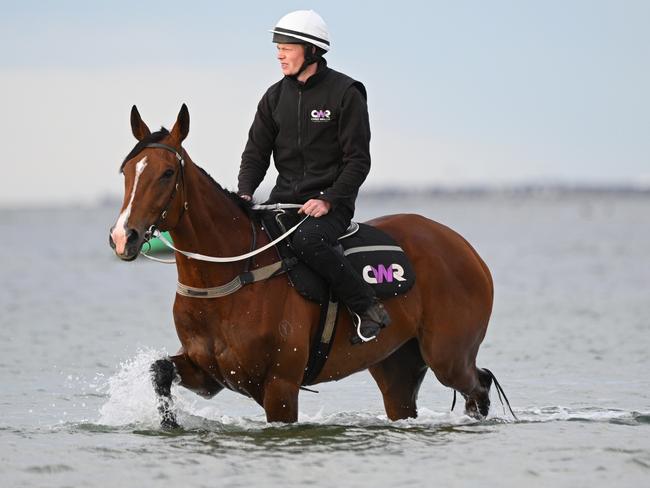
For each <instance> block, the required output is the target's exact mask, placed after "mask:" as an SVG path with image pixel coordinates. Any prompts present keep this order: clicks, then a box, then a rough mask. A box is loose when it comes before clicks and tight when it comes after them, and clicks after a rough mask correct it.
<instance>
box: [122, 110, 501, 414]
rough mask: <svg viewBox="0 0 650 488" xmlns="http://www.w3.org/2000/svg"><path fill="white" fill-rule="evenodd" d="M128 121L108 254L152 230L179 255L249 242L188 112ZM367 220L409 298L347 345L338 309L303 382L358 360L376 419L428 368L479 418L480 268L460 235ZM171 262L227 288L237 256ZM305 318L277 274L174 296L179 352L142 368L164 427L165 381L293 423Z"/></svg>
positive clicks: (485, 275) (486, 278)
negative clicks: (229, 394) (166, 124)
mask: <svg viewBox="0 0 650 488" xmlns="http://www.w3.org/2000/svg"><path fill="white" fill-rule="evenodd" d="M131 126H132V131H133V134H134V136H135V137H136V138H137V139H138V141H139V142H138V144H137V145H136V147H135V148H134V149H133V151H131V153H130V154H129V156H127V158H126V159H125V161H124V164H123V172H124V175H125V196H124V203H123V205H122V209H121V212H120V217H119V218H118V220H117V223H116V225H115V226H114V227H113V228H112V229H111V243H112V245H113V246H114V248H115V252H116V253H117V255H118V256H119V257H120V258H122V259H124V260H133V259H135V258H136V257H137V256H138V253H139V251H140V248H141V247H142V245H143V242H144V241H145V238H146V236H147V232H148V230H149V229H150V227H151V226H152V225H155V226H156V227H158V228H159V229H160V230H169V232H170V234H171V236H172V238H173V240H174V243H175V245H176V247H178V248H179V249H182V250H191V251H193V252H197V253H201V254H206V255H218V256H232V255H239V254H242V253H245V252H247V251H249V250H250V246H251V221H250V218H249V215H248V212H247V210H246V205H247V203H246V202H244V201H243V200H241V199H239V198H238V197H237V196H236V195H234V194H231V193H229V192H226V191H225V190H223V189H222V188H221V187H220V186H219V185H218V184H216V183H215V182H214V180H212V178H210V177H209V175H207V173H205V171H203V170H202V169H201V168H199V167H198V166H197V165H195V164H194V163H193V162H192V160H191V159H190V157H189V155H188V154H187V152H186V151H185V150H184V149H183V148H182V146H181V144H182V142H183V140H184V139H185V137H186V136H187V134H188V132H189V113H188V111H187V108H186V107H185V106H184V105H183V108H182V109H181V111H180V113H179V115H178V118H177V121H176V123H175V125H174V127H173V129H172V131H171V132H167V131H164V130H163V131H159V132H157V133H154V134H151V133H150V131H149V129H148V127H147V126H146V124H145V123H144V122H143V121H142V119H141V118H140V115H139V113H138V111H137V109H136V108H135V107H133V110H132V114H131ZM152 143H153V147H152ZM161 144H164V145H165V146H168V148H169V149H164V148H163V147H161V146H160V145H161ZM179 157H180V158H182V162H179V159H178V158H179ZM145 162H146V166H144V163H145ZM368 223H369V224H370V225H373V226H375V227H377V228H379V229H381V230H383V231H384V232H386V233H387V234H389V235H390V236H391V237H392V238H393V239H395V240H396V241H397V243H398V244H399V246H400V247H401V248H402V249H403V250H404V251H405V252H406V254H407V255H408V256H409V258H410V260H411V263H412V264H413V267H414V269H415V272H416V275H417V281H416V283H415V285H414V286H413V288H412V289H411V290H410V291H409V292H408V293H406V294H404V295H400V296H397V297H394V298H390V299H386V300H384V301H383V303H384V305H385V307H386V308H387V309H388V311H389V313H390V315H391V318H392V324H391V325H390V326H389V327H387V328H386V329H384V330H383V331H382V333H381V334H380V336H379V337H378V338H377V339H376V340H373V341H371V342H369V343H365V344H362V345H357V346H353V345H351V344H350V340H349V337H350V334H351V333H352V332H351V331H352V324H351V321H350V318H349V316H348V315H347V314H342V315H341V318H340V323H339V328H340V330H341V331H346V332H345V333H338V334H337V335H336V336H335V337H334V340H333V344H332V349H331V351H330V355H329V358H328V361H327V363H326V364H325V366H324V368H323V369H322V371H321V372H320V374H319V375H318V377H317V378H316V380H315V381H314V383H320V382H324V381H333V380H339V379H341V378H344V377H346V376H348V375H350V374H353V373H355V372H358V371H362V370H364V369H369V370H370V373H371V374H372V376H373V378H374V379H375V381H376V382H377V385H378V386H379V389H380V391H381V393H382V396H383V400H384V406H385V408H386V413H387V415H388V417H389V418H390V419H402V418H406V417H415V416H416V415H417V407H416V399H417V394H418V390H419V388H420V384H421V382H422V379H423V377H424V375H425V373H426V372H427V370H428V369H431V370H432V371H433V372H434V373H435V375H436V377H437V378H438V380H439V381H440V382H441V383H442V384H443V385H445V386H448V387H450V388H453V389H454V390H457V391H458V392H460V393H461V394H462V395H463V396H464V398H465V400H466V402H465V408H466V411H467V412H468V413H469V414H471V415H475V416H479V417H480V416H485V415H487V413H488V410H489V406H490V399H489V390H490V386H491V384H492V375H491V373H489V372H488V371H487V370H482V369H479V368H477V366H476V356H477V353H478V349H479V346H480V344H481V342H482V340H483V338H484V336H485V333H486V330H487V326H488V321H489V318H490V313H491V311H492V302H493V284H492V278H491V276H490V272H489V270H488V268H487V266H486V265H485V263H484V262H483V260H482V259H481V258H480V256H479V255H478V253H477V252H476V251H475V250H474V249H473V248H472V246H471V245H470V244H469V243H468V242H467V241H466V240H465V239H463V238H462V237H461V236H460V235H459V234H457V233H456V232H454V231H453V230H451V229H450V228H448V227H445V226H444V225H442V224H439V223H437V222H434V221H432V220H429V219H427V218H425V217H422V216H420V215H413V214H400V215H389V216H384V217H380V218H377V219H374V220H372V221H370V222H368ZM254 225H258V224H254ZM258 231H259V229H258ZM257 235H258V236H259V242H258V243H257V246H258V247H260V246H262V245H263V244H265V243H266V242H268V238H267V237H266V236H265V235H264V233H263V232H257ZM276 260H277V256H276V254H275V252H274V251H273V250H272V249H271V250H269V251H265V252H263V253H262V254H260V255H258V256H257V257H256V258H255V266H256V267H261V266H265V265H268V264H271V263H272V262H274V261H276ZM176 263H177V264H176V266H177V270H178V279H179V282H181V283H183V284H186V285H189V286H193V287H197V288H208V287H214V286H217V285H221V284H223V283H226V282H228V281H230V280H231V279H232V278H233V277H235V276H237V275H238V274H240V273H241V272H242V271H243V269H244V265H245V264H244V262H235V263H208V262H202V261H198V260H194V259H188V258H186V257H184V256H183V255H181V254H179V253H176ZM318 315H319V307H318V305H317V304H315V303H311V302H309V301H307V300H305V299H304V298H302V297H301V296H300V295H299V294H298V293H297V292H296V291H295V289H293V288H292V287H291V286H289V284H288V283H287V280H286V279H285V278H284V277H275V278H271V279H269V280H266V281H260V282H257V283H254V284H251V285H249V286H246V287H244V288H242V289H241V290H239V291H237V292H236V293H234V294H231V295H228V296H226V297H222V298H217V299H196V298H191V297H185V296H181V295H177V296H176V300H175V303H174V308H173V316H174V323H175V325H176V331H177V334H178V337H179V339H180V342H181V345H182V347H181V350H180V351H179V353H178V354H177V355H175V356H172V357H170V358H168V359H161V360H159V361H157V362H156V363H155V364H154V365H153V367H152V372H153V375H154V385H155V389H156V392H157V394H158V395H159V399H160V406H159V408H160V412H161V414H162V419H163V425H167V426H174V425H176V421H175V418H174V415H173V411H172V409H171V396H170V385H171V383H172V380H173V379H174V377H176V376H178V377H179V378H180V384H181V385H182V386H184V387H186V388H188V389H190V390H192V391H194V392H196V393H198V394H200V395H203V396H206V397H211V396H213V395H215V394H216V393H218V392H219V391H221V390H222V389H223V388H229V389H231V390H233V391H236V392H239V393H241V394H243V395H246V396H249V397H251V398H253V399H254V400H255V401H256V402H257V403H259V404H260V405H261V406H262V407H263V408H264V410H265V412H266V416H267V419H268V421H280V422H295V421H296V420H297V419H298V393H299V387H300V385H301V384H302V381H303V375H304V371H305V367H306V364H307V361H308V356H309V345H310V343H311V342H312V340H313V339H314V335H315V329H316V324H317V322H318ZM347 331H349V332H347Z"/></svg>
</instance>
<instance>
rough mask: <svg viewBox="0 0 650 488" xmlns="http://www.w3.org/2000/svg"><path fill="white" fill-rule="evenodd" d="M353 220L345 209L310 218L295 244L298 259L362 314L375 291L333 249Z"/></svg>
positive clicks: (343, 257)
mask: <svg viewBox="0 0 650 488" xmlns="http://www.w3.org/2000/svg"><path fill="white" fill-rule="evenodd" d="M351 217H352V216H351V214H350V212H349V211H348V210H347V209H345V208H337V209H336V210H332V211H330V212H329V213H328V214H327V215H323V216H322V217H318V218H315V217H310V218H308V219H307V220H305V221H304V222H303V223H302V224H301V225H300V227H298V229H297V230H296V232H295V233H294V234H293V238H292V245H293V248H294V250H295V251H296V253H297V254H298V257H299V258H300V259H301V260H302V261H304V262H305V263H306V264H307V266H309V267H310V268H312V269H313V270H314V271H315V272H316V273H318V274H319V275H320V276H322V277H323V278H325V280H326V281H327V282H328V283H329V285H330V286H331V287H332V290H333V292H334V293H335V294H336V296H337V297H338V298H339V300H341V301H342V302H343V303H345V304H346V305H347V306H348V307H350V309H352V310H353V311H354V312H356V313H359V314H361V313H363V312H365V311H366V310H367V309H368V307H369V306H370V305H371V304H372V302H373V300H374V299H375V292H374V290H373V289H372V288H371V287H370V285H369V284H368V283H366V282H365V281H363V278H361V275H359V273H357V272H356V271H355V270H354V268H353V267H352V265H351V264H350V263H349V262H348V260H347V259H346V258H345V256H343V255H342V254H340V253H338V252H336V251H335V250H334V249H333V247H332V246H334V245H336V244H337V239H338V238H339V237H340V236H342V235H343V233H344V232H345V230H346V229H347V227H348V226H349V225H350V219H351Z"/></svg>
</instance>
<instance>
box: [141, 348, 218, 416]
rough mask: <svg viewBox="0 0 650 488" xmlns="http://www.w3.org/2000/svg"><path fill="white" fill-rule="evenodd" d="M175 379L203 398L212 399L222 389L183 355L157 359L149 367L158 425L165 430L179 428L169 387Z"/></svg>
mask: <svg viewBox="0 0 650 488" xmlns="http://www.w3.org/2000/svg"><path fill="white" fill-rule="evenodd" d="M176 377H179V378H180V385H181V386H184V387H185V388H187V389H188V390H191V391H193V392H194V393H197V394H198V395H201V396H202V397H204V398H212V397H213V396H214V395H216V394H217V393H219V392H220V391H221V390H222V389H223V386H221V385H220V384H219V383H217V382H216V381H215V380H214V379H213V378H211V377H210V376H209V375H208V374H206V373H205V372H204V371H203V370H202V369H200V368H199V367H198V366H196V365H195V364H194V363H193V362H192V361H191V360H190V358H189V357H188V356H187V355H186V354H184V353H183V354H178V355H176V356H170V357H167V358H163V359H158V360H157V361H156V362H154V363H153V364H152V365H151V381H152V383H153V387H154V391H155V392H156V396H157V397H158V412H160V417H161V420H160V425H161V427H163V428H165V429H175V428H178V427H179V425H178V422H177V421H176V415H174V412H173V410H172V397H171V385H172V383H173V381H174V379H175V378H176Z"/></svg>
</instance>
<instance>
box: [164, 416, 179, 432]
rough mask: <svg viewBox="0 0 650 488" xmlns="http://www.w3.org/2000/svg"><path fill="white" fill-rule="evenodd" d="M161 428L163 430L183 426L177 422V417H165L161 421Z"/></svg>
mask: <svg viewBox="0 0 650 488" xmlns="http://www.w3.org/2000/svg"><path fill="white" fill-rule="evenodd" d="M160 428H161V429H162V430H176V429H180V428H181V426H180V425H179V424H178V422H176V419H173V418H172V419H163V420H161V421H160Z"/></svg>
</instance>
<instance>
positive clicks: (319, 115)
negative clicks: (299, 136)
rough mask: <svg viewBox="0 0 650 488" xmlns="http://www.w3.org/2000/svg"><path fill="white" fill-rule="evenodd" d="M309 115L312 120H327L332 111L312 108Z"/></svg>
mask: <svg viewBox="0 0 650 488" xmlns="http://www.w3.org/2000/svg"><path fill="white" fill-rule="evenodd" d="M310 115H311V121H312V122H329V121H330V115H332V112H330V111H329V110H312V111H311V114H310Z"/></svg>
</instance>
